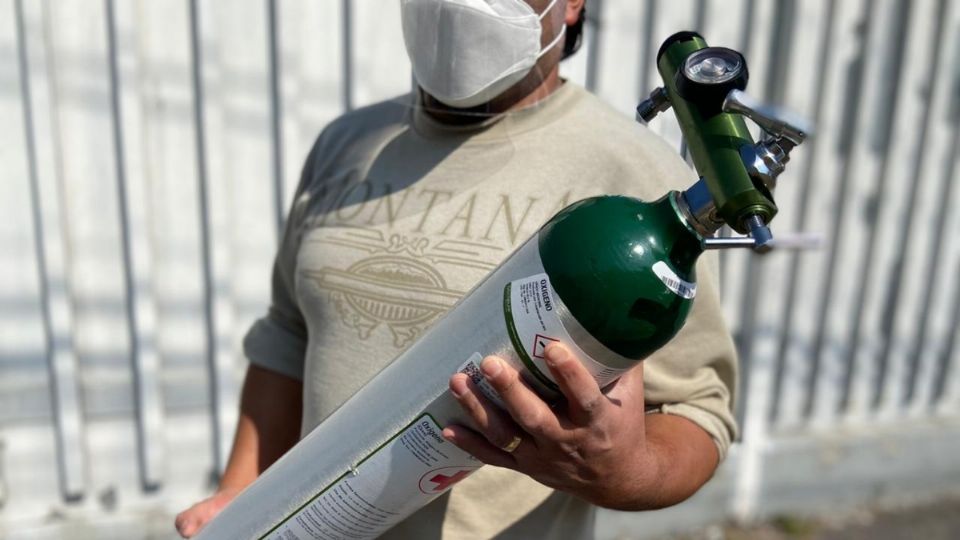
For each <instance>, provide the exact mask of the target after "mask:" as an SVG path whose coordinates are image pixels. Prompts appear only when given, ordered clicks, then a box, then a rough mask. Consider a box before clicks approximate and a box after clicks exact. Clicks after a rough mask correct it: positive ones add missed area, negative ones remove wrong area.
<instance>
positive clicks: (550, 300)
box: [504, 274, 629, 387]
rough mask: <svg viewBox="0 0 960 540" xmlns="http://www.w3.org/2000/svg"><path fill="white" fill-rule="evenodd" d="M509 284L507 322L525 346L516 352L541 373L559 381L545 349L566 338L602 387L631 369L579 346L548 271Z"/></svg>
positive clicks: (570, 346)
mask: <svg viewBox="0 0 960 540" xmlns="http://www.w3.org/2000/svg"><path fill="white" fill-rule="evenodd" d="M508 287H509V288H510V289H509V299H510V304H509V306H504V307H505V308H508V309H509V315H510V317H508V319H507V323H508V324H510V325H512V328H513V330H514V331H515V332H516V335H515V338H516V339H515V341H517V342H519V343H515V345H516V344H519V345H520V346H522V347H523V351H517V352H518V353H520V354H521V355H523V354H524V353H525V354H526V356H527V358H526V359H525V360H527V361H530V362H532V363H533V364H534V365H535V366H536V367H537V369H538V370H539V372H540V374H541V375H542V376H545V377H547V378H548V379H550V380H551V381H553V382H554V383H556V380H555V379H554V378H553V375H552V374H551V373H550V368H549V367H547V363H546V360H545V359H544V349H545V348H546V347H547V345H549V344H550V343H552V342H554V341H560V342H563V343H564V344H565V345H566V346H567V348H568V349H569V350H570V351H571V352H572V353H573V354H574V355H576V357H577V358H579V359H580V361H581V363H583V365H584V366H585V367H586V368H587V371H589V372H590V374H591V375H593V378H594V379H596V380H597V383H598V384H599V385H600V386H601V387H604V386H606V385H607V384H609V383H610V382H611V381H613V380H614V379H616V378H617V377H619V376H620V375H622V374H623V373H626V372H627V371H628V370H629V368H627V369H622V368H614V367H610V366H605V365H603V364H601V363H600V362H597V361H596V360H594V359H593V358H591V357H590V356H589V355H587V353H585V352H583V350H582V349H581V348H580V347H579V346H577V344H576V343H575V342H574V341H573V338H571V337H570V334H569V333H567V330H566V328H564V327H563V322H562V321H561V320H560V315H559V314H558V313H557V309H556V308H557V305H558V301H557V293H556V292H555V291H554V290H553V286H552V285H550V278H549V277H547V274H537V275H534V276H530V277H528V278H524V279H518V280H516V281H514V282H512V283H510V285H509V286H508ZM511 319H512V320H511Z"/></svg>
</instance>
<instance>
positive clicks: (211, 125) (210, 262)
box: [190, 0, 236, 474]
mask: <svg viewBox="0 0 960 540" xmlns="http://www.w3.org/2000/svg"><path fill="white" fill-rule="evenodd" d="M212 9H213V8H212V6H211V4H210V3H207V2H205V3H203V4H202V5H201V4H200V3H199V2H198V1H197V0H191V1H190V30H191V31H190V36H191V38H190V39H191V46H192V55H193V62H192V63H193V84H194V124H195V130H196V148H197V184H198V189H199V201H200V213H201V218H200V223H201V246H202V251H203V253H202V261H203V264H202V266H203V276H204V298H205V302H204V307H205V315H206V325H207V369H208V377H209V378H210V379H209V388H210V407H211V421H212V424H213V426H212V427H213V432H214V437H213V446H214V448H213V453H214V471H215V473H216V474H220V473H222V472H223V470H224V467H225V466H226V462H227V458H228V456H229V452H230V447H229V445H230V441H231V440H232V437H231V434H232V433H233V429H234V427H235V420H236V407H235V402H234V401H233V397H234V395H235V386H236V385H235V382H234V380H233V369H234V364H233V354H232V351H233V347H234V345H235V340H234V336H233V303H232V298H231V295H232V286H231V285H232V283H231V279H230V236H229V234H228V231H229V224H230V216H229V212H228V210H227V205H228V203H229V200H230V195H229V191H228V190H226V189H225V188H226V186H225V185H224V180H225V179H223V176H222V175H221V174H220V170H221V168H222V157H223V154H222V153H220V152H217V151H215V149H219V148H221V147H220V146H218V145H219V144H220V143H221V141H219V140H216V141H208V138H207V137H208V134H212V137H211V139H217V138H221V139H222V134H223V111H222V108H221V107H220V104H221V103H222V102H221V101H220V99H221V96H220V91H221V88H222V87H221V79H222V74H221V73H220V67H221V62H220V58H218V56H217V54H216V52H218V51H219V49H218V48H216V47H212V46H207V45H212V43H215V42H216V36H215V35H213V32H212V28H213V27H214V26H215V25H213V24H210V23H206V22H205V21H211V20H213V17H212V15H213V13H212ZM212 150H213V151H212ZM218 180H220V181H218Z"/></svg>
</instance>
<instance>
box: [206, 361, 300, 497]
mask: <svg viewBox="0 0 960 540" xmlns="http://www.w3.org/2000/svg"><path fill="white" fill-rule="evenodd" d="M302 396H303V383H301V382H300V381H297V380H295V379H291V378H289V377H286V376H284V375H280V374H278V373H275V372H273V371H270V370H267V369H264V368H261V367H259V366H255V365H251V366H250V367H249V368H247V375H246V378H245V379H244V383H243V390H242V393H241V397H240V418H239V420H238V421H237V433H236V436H235V437H234V440H233V449H232V450H231V452H230V459H229V461H228V462H227V467H226V470H225V471H224V473H223V478H221V480H220V487H219V491H239V490H241V489H243V488H245V487H246V486H247V485H249V484H250V483H252V482H253V481H254V480H256V478H257V477H258V476H260V473H262V472H263V471H265V470H266V469H267V467H269V466H270V465H271V464H273V462H274V461H276V460H277V459H279V458H280V456H282V455H283V454H284V453H286V452H287V450H289V449H290V448H291V447H293V445H294V444H296V443H297V441H298V440H299V438H300V420H301V416H302V410H303V398H302Z"/></svg>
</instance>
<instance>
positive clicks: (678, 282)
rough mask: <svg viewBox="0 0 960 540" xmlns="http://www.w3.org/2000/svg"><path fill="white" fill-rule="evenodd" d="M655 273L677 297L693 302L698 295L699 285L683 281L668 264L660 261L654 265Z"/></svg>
mask: <svg viewBox="0 0 960 540" xmlns="http://www.w3.org/2000/svg"><path fill="white" fill-rule="evenodd" d="M653 273H654V274H656V275H657V277H658V278H660V281H661V282H663V284H664V285H665V286H666V287H667V288H668V289H670V290H671V291H673V293H674V294H676V295H677V296H680V297H683V298H686V299H688V300H692V299H693V297H695V296H696V295H697V284H696V283H690V282H689V281H684V280H683V279H681V278H680V276H678V275H677V273H676V272H674V271H673V269H672V268H670V267H669V266H668V265H667V263H665V262H663V261H659V262H657V263H656V264H654V265H653Z"/></svg>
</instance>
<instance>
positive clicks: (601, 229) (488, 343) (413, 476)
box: [199, 32, 805, 540]
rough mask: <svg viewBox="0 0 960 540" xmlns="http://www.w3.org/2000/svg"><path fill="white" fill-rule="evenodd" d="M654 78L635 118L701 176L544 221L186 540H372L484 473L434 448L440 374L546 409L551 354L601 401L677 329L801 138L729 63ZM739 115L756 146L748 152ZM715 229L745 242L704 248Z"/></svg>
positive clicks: (445, 408)
mask: <svg viewBox="0 0 960 540" xmlns="http://www.w3.org/2000/svg"><path fill="white" fill-rule="evenodd" d="M658 67H659V70H660V73H661V75H662V76H663V79H664V81H665V83H666V84H665V86H664V87H663V88H659V89H657V90H655V91H654V92H653V94H651V98H650V99H649V100H647V101H645V102H644V103H642V104H641V105H640V107H638V118H640V119H642V120H649V119H650V118H652V117H653V116H655V115H656V114H657V113H659V112H662V111H664V110H666V109H668V108H670V107H671V106H672V107H673V108H674V110H675V113H676V115H677V118H678V120H679V121H680V125H681V129H682V130H683V132H684V135H685V137H686V141H687V145H688V148H689V149H690V151H691V154H692V156H693V160H694V164H695V166H696V167H697V170H698V171H699V172H700V173H701V174H703V175H704V178H703V179H701V180H700V181H699V182H697V183H696V184H695V185H694V186H693V187H691V188H690V189H689V190H687V191H686V192H671V193H668V194H666V195H665V196H664V197H662V198H661V199H659V200H657V201H654V202H645V201H640V200H637V199H633V198H629V197H620V196H603V197H594V198H590V199H585V200H582V201H579V202H577V203H574V204H573V205H571V206H569V207H567V208H566V209H564V210H563V211H561V212H560V213H558V214H557V215H556V216H554V217H553V218H552V219H550V220H549V221H548V222H547V223H546V224H545V225H544V226H543V227H542V228H541V229H540V230H539V231H538V232H537V233H536V234H535V235H534V236H533V237H532V238H530V239H529V240H527V241H526V242H525V243H524V244H523V245H522V246H521V247H520V248H519V249H517V251H515V252H514V253H513V254H512V255H511V256H510V257H509V258H508V259H507V260H506V261H505V262H504V263H503V264H501V265H500V266H499V267H498V268H497V269H496V270H494V271H493V272H492V273H491V274H490V275H489V276H487V277H486V278H485V279H484V280H483V281H482V282H481V283H480V284H479V285H477V287H475V288H474V289H473V290H472V291H471V292H469V293H468V294H467V295H466V296H465V297H464V298H463V299H462V300H461V301H460V302H459V303H458V304H457V305H456V306H454V307H453V308H452V309H451V310H450V311H449V312H448V313H447V314H446V315H445V316H444V317H443V318H442V319H441V320H440V321H438V322H437V323H436V324H435V325H434V327H433V328H431V329H430V330H429V331H428V332H427V333H425V334H424V335H423V336H422V337H421V338H420V339H419V340H418V341H417V342H416V343H414V344H413V345H411V346H410V348H409V349H407V350H406V351H405V352H404V353H402V354H401V355H400V356H398V357H397V358H396V359H395V360H394V361H393V362H392V363H391V364H390V365H388V366H387V367H386V368H385V369H384V370H383V371H381V372H380V373H379V374H378V375H377V376H375V377H374V378H373V379H372V380H371V381H370V382H369V383H367V384H366V385H365V386H364V387H363V388H362V389H360V390H359V391H358V392H357V393H356V394H355V395H354V396H353V397H351V398H350V399H349V400H347V401H346V402H345V403H344V404H343V405H342V406H341V407H340V408H339V409H337V410H336V411H335V412H334V413H333V414H332V415H330V417H328V418H327V419H326V420H325V421H324V422H323V423H321V424H320V425H319V426H318V427H317V428H316V429H315V430H314V431H313V432H311V433H310V434H309V435H307V436H306V437H305V438H304V439H303V440H302V441H300V442H299V443H298V444H297V445H296V446H294V448H293V449H291V450H290V451H289V452H288V453H287V454H286V455H285V456H284V457H282V458H281V459H280V460H279V461H277V463H275V464H274V465H273V466H271V467H270V468H269V469H268V470H267V471H266V472H265V473H264V474H263V475H262V476H261V477H260V478H259V479H258V480H257V481H256V482H254V483H253V484H251V485H250V486H249V487H248V488H247V489H246V490H244V491H243V492H242V493H241V494H240V495H239V496H238V497H237V498H236V499H235V500H234V501H233V502H232V503H231V504H230V505H229V506H228V507H227V508H226V509H224V510H223V512H222V513H221V514H220V515H219V516H218V517H217V518H216V519H214V520H213V521H212V522H210V523H209V524H208V525H207V526H206V527H205V528H204V530H203V531H202V533H201V534H200V535H199V538H201V539H202V540H228V539H229V540H234V539H240V538H260V539H271V540H274V539H276V540H281V539H283V540H308V539H309V540H313V539H357V538H374V537H376V536H379V535H380V534H382V533H383V532H385V531H387V530H388V529H389V528H390V527H392V526H394V525H396V524H397V523H399V522H400V521H402V520H403V519H405V518H406V517H407V516H409V515H410V514H412V513H413V512H415V511H416V510H418V509H419V508H421V507H422V506H424V505H425V504H427V503H428V502H430V501H431V500H433V499H434V498H435V497H437V496H439V495H440V494H442V493H443V492H445V491H446V490H448V489H450V487H451V486H452V485H453V484H455V483H456V482H458V481H460V480H462V479H463V478H465V477H466V476H468V475H469V474H470V473H472V472H473V471H475V470H476V469H478V468H479V467H481V466H482V463H480V462H479V461H477V460H476V459H475V458H474V457H472V456H470V455H469V454H467V453H466V452H464V451H463V450H460V449H459V448H457V447H456V446H454V445H453V444H452V443H449V442H447V441H446V440H444V439H443V437H442V436H441V435H440V432H441V430H442V428H443V427H444V426H446V425H447V424H451V423H460V424H466V425H470V420H469V419H468V418H467V417H466V415H465V414H464V413H463V412H462V410H461V408H460V406H459V405H458V403H457V402H456V400H455V399H454V398H453V397H452V396H451V395H450V394H449V392H448V390H447V385H448V381H449V379H450V377H451V376H452V375H453V374H454V373H456V372H463V373H466V374H467V375H468V376H470V377H471V379H472V380H473V382H474V383H475V384H476V385H477V386H478V387H479V388H480V389H481V391H483V392H484V393H485V394H486V395H487V396H488V397H489V398H490V399H491V400H493V401H494V402H498V401H499V399H498V397H497V396H496V393H495V392H494V391H493V389H492V388H491V387H490V386H489V385H488V384H487V383H486V381H485V380H484V379H483V377H482V376H481V375H480V371H479V363H480V360H481V359H482V358H483V357H484V356H487V355H491V354H493V355H497V356H500V357H501V358H503V359H504V360H505V361H507V362H508V363H510V364H511V365H513V367H515V368H516V369H518V370H519V371H521V372H522V373H523V375H524V378H525V379H526V380H527V381H528V382H529V383H530V385H531V386H532V387H533V388H534V389H535V390H536V391H537V392H538V393H540V394H541V395H542V396H543V397H544V399H546V400H548V401H550V400H556V399H558V398H559V397H560V394H559V391H558V388H557V386H556V384H555V382H554V381H553V379H552V376H551V373H550V370H549V369H548V368H547V367H546V364H545V362H544V360H543V351H544V348H545V347H546V345H547V344H548V343H550V342H552V341H560V342H562V343H564V344H565V345H566V346H567V347H568V348H569V349H570V350H571V351H572V352H573V353H574V354H575V355H576V357H577V358H579V359H580V360H581V361H582V362H583V364H584V365H585V366H586V368H587V369H588V370H589V371H590V373H592V374H593V376H594V378H595V379H596V380H597V382H598V383H599V384H600V386H601V387H605V386H607V385H609V384H610V383H612V382H613V381H615V380H616V379H617V378H618V377H619V376H620V375H621V374H623V373H624V372H626V371H627V370H629V369H631V368H633V367H634V366H636V365H637V363H639V362H640V361H642V360H643V359H644V358H646V357H647V356H649V355H650V354H651V353H653V352H654V351H656V350H657V349H659V348H660V347H662V346H663V345H664V344H666V343H667V342H668V341H669V340H670V339H671V338H673V337H674V336H675V335H676V333H677V332H678V331H679V330H680V328H681V327H682V326H683V323H684V321H685V319H686V317H687V314H688V313H689V312H690V308H691V307H692V303H693V302H694V300H695V298H696V292H697V284H696V272H695V263H696V261H697V258H698V257H699V256H700V255H701V254H702V253H703V251H704V250H705V249H711V248H715V247H733V246H749V247H753V248H754V249H757V250H761V251H765V250H767V249H769V248H770V247H771V245H772V244H773V242H772V237H771V235H770V233H769V229H767V227H766V225H767V223H769V221H770V219H772V218H773V216H774V215H775V214H776V206H775V205H774V203H773V200H772V196H771V193H772V191H773V190H772V188H773V182H774V181H775V178H776V175H777V174H779V172H780V171H782V166H783V164H784V163H785V162H786V159H787V157H788V155H789V152H790V149H792V148H793V146H795V145H796V144H799V143H800V142H801V141H802V139H803V137H804V136H805V130H803V129H802V128H798V127H796V126H795V125H793V124H791V123H789V122H786V121H783V120H782V119H781V118H776V117H774V116H773V115H772V114H771V113H770V111H769V110H763V111H761V110H760V109H759V108H758V107H755V106H753V104H752V103H750V102H749V100H748V99H747V98H746V97H745V95H743V94H742V93H740V94H737V93H736V92H739V91H742V90H743V89H744V88H745V86H746V82H747V69H746V63H745V61H744V60H743V57H742V56H741V55H740V54H739V53H736V52H735V51H731V50H729V49H720V48H708V47H707V45H706V42H705V41H704V40H703V38H702V37H701V36H699V35H698V34H694V33H690V32H682V33H679V34H676V35H674V36H672V37H671V38H669V39H668V40H667V41H666V42H665V43H664V45H663V47H661V50H660V53H659V54H658ZM741 115H746V116H750V117H751V118H754V119H755V121H757V122H758V123H760V124H761V126H763V127H764V128H765V129H767V131H768V133H769V136H768V138H767V139H766V140H764V141H762V142H761V143H758V144H754V141H753V140H752V138H751V136H750V134H749V132H748V131H747V128H746V125H745V124H744V122H743V119H742V118H741ZM770 156H773V157H770ZM724 223H727V224H729V225H730V226H731V227H732V228H733V229H735V230H737V231H739V232H742V233H749V234H750V236H748V237H741V238H735V239H714V238H712V235H713V233H714V232H715V231H716V230H718V229H719V227H720V226H721V225H723V224H724Z"/></svg>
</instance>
